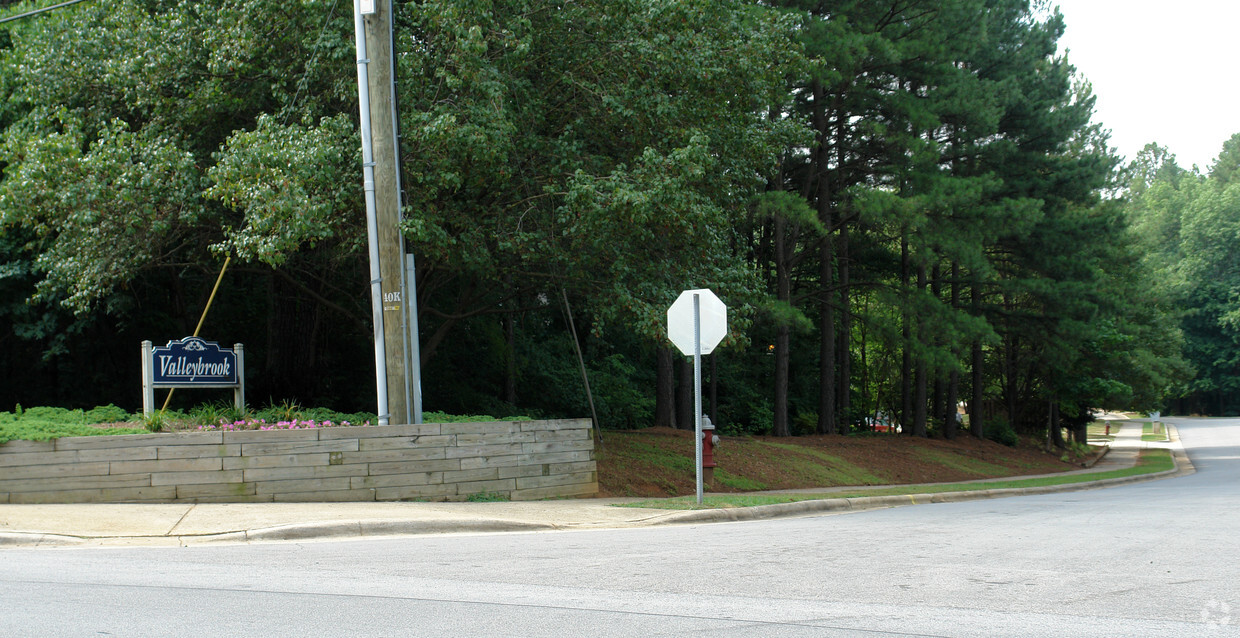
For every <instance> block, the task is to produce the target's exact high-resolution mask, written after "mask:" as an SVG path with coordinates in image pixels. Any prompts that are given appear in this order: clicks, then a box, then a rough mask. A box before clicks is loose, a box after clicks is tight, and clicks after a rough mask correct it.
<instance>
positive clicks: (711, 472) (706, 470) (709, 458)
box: [702, 414, 719, 485]
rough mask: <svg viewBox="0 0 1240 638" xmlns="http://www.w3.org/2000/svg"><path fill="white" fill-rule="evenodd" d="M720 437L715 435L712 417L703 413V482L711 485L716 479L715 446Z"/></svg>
mask: <svg viewBox="0 0 1240 638" xmlns="http://www.w3.org/2000/svg"><path fill="white" fill-rule="evenodd" d="M718 443H719V437H718V436H716V435H715V424H714V423H711V422H710V417H708V416H706V415H705V414H703V415H702V483H704V484H706V485H710V484H711V483H714V481H715V446H716V445H718Z"/></svg>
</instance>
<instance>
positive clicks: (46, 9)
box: [0, 0, 86, 24]
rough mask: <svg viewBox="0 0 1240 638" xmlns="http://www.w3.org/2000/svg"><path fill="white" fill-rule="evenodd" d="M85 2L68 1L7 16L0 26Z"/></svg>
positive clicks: (0, 21) (0, 20)
mask: <svg viewBox="0 0 1240 638" xmlns="http://www.w3.org/2000/svg"><path fill="white" fill-rule="evenodd" d="M85 1H86V0H69V1H68V2H62V3H60V4H54V5H52V6H50V7H43V8H42V9H35V10H34V11H27V12H26V13H19V14H17V15H15V16H9V17H7V18H0V24H3V23H5V22H9V21H10V20H17V19H19V18H29V17H30V16H33V15H38V14H40V13H46V12H48V11H51V10H52V9H59V8H61V7H67V6H69V5H71V4H77V3H79V2H85Z"/></svg>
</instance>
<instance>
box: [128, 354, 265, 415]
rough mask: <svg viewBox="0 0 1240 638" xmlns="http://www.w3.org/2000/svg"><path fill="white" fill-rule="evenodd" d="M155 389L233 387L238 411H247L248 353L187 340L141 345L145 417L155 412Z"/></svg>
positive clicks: (143, 409) (143, 410)
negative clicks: (246, 376)
mask: <svg viewBox="0 0 1240 638" xmlns="http://www.w3.org/2000/svg"><path fill="white" fill-rule="evenodd" d="M155 388H233V399H234V402H235V403H236V406H237V409H238V410H242V411H244V410H245V350H244V349H243V348H242V346H241V344H239V343H235V344H233V349H232V350H225V349H223V348H220V346H219V344H217V343H215V342H213V341H204V340H202V339H199V338H198V337H186V338H184V339H181V340H179V341H169V342H168V345H166V346H163V347H152V346H151V342H150V341H143V342H142V414H143V415H144V416H148V417H149V416H150V415H151V414H152V413H154V412H155Z"/></svg>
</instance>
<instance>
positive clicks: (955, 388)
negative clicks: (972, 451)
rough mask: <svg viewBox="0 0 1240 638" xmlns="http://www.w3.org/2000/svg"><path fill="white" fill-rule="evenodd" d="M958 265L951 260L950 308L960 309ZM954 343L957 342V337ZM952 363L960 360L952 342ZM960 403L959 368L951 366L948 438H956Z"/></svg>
mask: <svg viewBox="0 0 1240 638" xmlns="http://www.w3.org/2000/svg"><path fill="white" fill-rule="evenodd" d="M959 281H960V267H959V265H958V264H956V262H954V261H953V262H952V281H951V284H952V310H956V311H959V309H960V284H959ZM955 343H959V340H958V339H957V340H956V342H955ZM952 353H953V357H952V358H953V363H958V362H959V360H960V348H959V347H957V346H956V345H954V344H953V346H952ZM959 403H960V370H958V369H956V368H952V371H951V373H949V374H948V376H947V422H946V423H944V424H943V436H945V437H947V439H948V440H951V439H954V438H956V414H957V412H956V405H957V404H959Z"/></svg>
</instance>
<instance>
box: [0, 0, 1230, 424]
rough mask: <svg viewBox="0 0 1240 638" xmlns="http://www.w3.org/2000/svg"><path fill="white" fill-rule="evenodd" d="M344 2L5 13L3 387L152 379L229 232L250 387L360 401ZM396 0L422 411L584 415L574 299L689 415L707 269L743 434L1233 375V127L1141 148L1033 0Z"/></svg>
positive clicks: (608, 367) (599, 339)
mask: <svg viewBox="0 0 1240 638" xmlns="http://www.w3.org/2000/svg"><path fill="white" fill-rule="evenodd" d="M16 6H17V5H14V6H10V7H8V8H6V9H3V10H0V11H7V12H15V11H16V8H15V7H16ZM350 12H351V9H350V8H349V7H347V6H342V5H339V4H338V3H336V2H334V1H331V2H329V1H327V0H299V1H298V2H295V3H292V4H288V3H275V2H272V1H271V0H208V1H207V2H201V1H197V2H188V1H187V0H119V1H118V2H116V3H107V4H104V3H93V2H87V3H82V4H79V5H74V6H72V7H66V8H63V9H59V10H56V11H53V12H49V13H46V14H41V15H40V16H38V17H33V18H27V19H23V20H19V21H13V22H9V23H5V24H4V25H2V26H0V97H2V98H3V99H0V127H2V128H3V129H4V141H3V146H0V232H3V235H0V322H3V323H4V324H6V325H7V326H8V327H9V328H11V329H8V330H5V331H4V332H3V333H0V343H3V344H4V345H5V346H6V348H5V350H4V352H5V353H4V354H0V364H2V366H0V369H3V370H4V371H5V372H4V375H5V376H6V377H7V378H5V379H4V380H5V381H9V383H7V384H5V389H4V390H0V405H2V404H4V403H6V402H7V403H15V402H18V401H30V402H54V403H68V404H85V403H91V402H98V403H105V402H118V403H122V404H123V403H132V402H134V401H136V400H137V398H138V391H137V388H136V378H137V376H138V375H137V365H138V357H137V344H138V342H139V341H141V340H143V339H151V340H154V341H159V340H161V339H172V338H177V337H181V336H184V335H185V334H188V332H189V330H190V329H192V326H193V325H195V324H196V322H197V318H198V315H199V313H200V312H201V311H202V308H203V306H204V305H205V298H206V295H207V294H208V293H209V289H210V284H211V283H212V282H213V281H214V278H215V275H216V274H217V273H218V269H219V267H220V264H221V262H222V261H223V260H224V257H225V256H231V257H232V258H233V259H234V260H235V261H236V263H239V265H238V266H237V267H235V268H233V269H232V270H231V271H229V274H228V276H227V277H226V283H225V285H224V289H223V292H222V295H221V299H220V301H219V302H217V304H218V305H219V308H218V309H217V310H213V311H212V315H211V316H210V317H209V319H208V323H207V331H209V332H210V333H211V335H213V336H216V338H219V339H221V340H226V342H233V341H241V342H245V343H247V344H248V345H247V350H248V353H249V355H250V357H251V358H250V361H251V362H252V363H251V366H252V367H254V368H256V369H258V370H259V371H261V373H259V374H251V378H253V379H256V380H257V381H256V383H257V384H258V388H257V389H256V392H252V393H251V395H252V396H266V397H267V398H268V400H269V401H273V402H278V401H300V402H303V403H322V404H327V405H330V406H331V407H336V408H338V409H342V410H357V409H365V408H367V407H368V397H372V396H373V392H372V391H371V390H373V387H368V386H367V384H368V383H373V375H371V374H368V373H367V367H368V366H369V365H373V359H372V358H371V357H369V356H368V355H366V352H367V351H368V350H369V340H370V338H371V329H370V325H369V324H370V312H369V299H368V287H367V285H366V284H367V275H366V264H365V260H366V256H365V246H364V239H365V236H366V233H365V226H364V214H363V205H362V204H363V198H362V189H361V183H360V182H361V180H360V170H359V169H360V153H359V152H358V151H359V142H358V138H357V104H356V97H355V96H356V68H355V63H356V60H355V59H354V58H355V55H354V48H353V47H354V45H353V20H352V16H351V15H350ZM395 18H396V19H395V25H396V34H395V35H396V37H395V51H396V60H397V62H396V71H397V73H396V76H397V78H396V79H397V98H398V99H397V102H398V105H399V122H400V133H401V160H402V165H403V167H402V170H403V172H402V184H403V188H404V203H405V210H404V219H405V221H404V222H403V226H402V228H401V230H402V232H403V233H404V236H405V238H406V242H407V245H409V246H410V247H411V249H412V250H413V252H414V253H415V255H416V259H417V269H418V270H417V272H418V281H417V290H418V303H419V306H418V307H419V313H420V315H421V316H420V323H421V326H422V335H421V339H422V343H423V347H422V356H423V361H424V364H425V373H424V379H425V381H424V383H425V395H426V397H427V406H428V408H431V409H442V410H450V411H453V410H455V411H468V412H475V413H481V412H493V413H494V412H503V413H510V412H528V413H535V414H540V415H570V414H571V415H578V414H581V413H582V411H583V410H584V409H585V397H584V392H583V389H582V387H581V383H580V377H579V376H578V374H577V372H576V371H575V368H574V366H575V355H574V354H573V353H572V348H573V345H572V344H573V342H572V336H570V334H569V325H570V322H569V321H568V319H569V318H570V317H571V318H573V319H575V321H574V322H572V323H573V324H575V325H579V326H582V330H581V333H582V334H580V335H578V336H579V337H581V338H582V339H584V341H585V358H586V364H587V368H588V371H589V374H590V375H591V378H592V383H591V385H592V386H593V387H594V390H595V391H596V393H597V395H598V399H599V402H600V404H601V406H602V409H601V411H600V412H601V419H602V420H603V421H604V425H607V426H611V427H642V426H646V425H650V424H652V423H654V424H660V425H674V424H676V423H677V422H679V423H680V424H682V425H683V424H684V423H686V422H687V419H688V416H687V413H686V412H685V410H686V409H687V408H686V407H685V406H686V401H685V398H684V397H685V396H687V395H685V394H684V393H683V391H682V392H681V393H676V388H677V382H676V377H677V376H679V377H680V381H679V387H680V388H681V389H682V390H683V389H684V388H686V387H688V383H690V381H689V379H688V378H686V376H687V375H685V374H684V373H683V368H682V369H681V371H679V373H678V370H677V367H676V366H675V365H673V364H674V358H673V356H672V354H671V352H670V350H669V344H668V342H667V340H666V337H665V330H666V326H665V322H666V317H665V314H664V313H665V311H666V308H667V306H668V305H669V304H670V303H671V301H672V300H673V299H675V297H676V295H677V294H679V292H680V291H681V290H683V289H689V288H700V287H709V288H712V289H714V290H715V291H716V293H717V294H719V296H720V297H721V298H723V299H724V301H725V302H727V303H728V304H729V321H730V326H729V327H730V329H731V333H730V336H729V339H728V340H727V341H726V342H725V345H724V347H723V348H721V349H720V350H719V351H718V354H716V355H714V357H715V372H714V373H713V374H712V375H711V377H712V384H713V386H714V388H715V394H716V396H717V400H716V401H715V402H714V404H713V405H712V410H713V411H715V413H716V414H715V416H714V418H715V419H716V422H717V423H720V425H721V426H722V427H724V428H725V429H727V430H731V431H738V432H739V431H749V432H764V431H772V432H774V433H776V434H791V433H807V432H824V433H836V432H846V431H850V430H853V429H863V428H865V427H867V424H869V423H871V422H873V421H874V420H876V419H879V418H882V417H891V418H894V419H895V420H897V421H898V422H900V423H901V424H903V426H904V431H905V432H907V433H911V434H919V435H928V434H933V433H941V434H942V435H944V436H954V435H955V434H956V432H957V428H958V423H957V419H956V414H957V406H958V405H965V406H967V413H968V415H969V421H970V428H971V430H972V432H973V434H975V435H978V436H984V435H987V434H988V433H989V434H990V435H992V436H1004V433H1006V432H1010V431H1011V430H1013V429H1015V430H1017V431H1022V432H1026V433H1037V432H1044V431H1045V428H1046V422H1047V418H1048V414H1051V415H1058V414H1060V413H1062V414H1063V415H1064V416H1066V417H1069V418H1072V417H1083V416H1085V415H1087V414H1088V412H1089V410H1091V409H1094V408H1099V407H1108V408H1133V409H1155V408H1157V407H1159V406H1161V405H1162V404H1163V402H1164V401H1165V400H1167V399H1170V398H1174V397H1176V396H1177V395H1183V396H1189V397H1197V399H1193V400H1194V401H1196V403H1194V405H1202V404H1203V403H1202V401H1203V400H1204V399H1202V398H1203V397H1207V396H1216V397H1217V396H1221V394H1222V393H1225V392H1226V391H1229V390H1230V389H1232V388H1233V387H1234V386H1235V385H1236V383H1237V381H1236V380H1235V379H1236V378H1238V377H1235V376H1233V373H1232V372H1231V371H1232V370H1233V369H1234V362H1236V361H1240V354H1236V353H1232V351H1233V350H1236V345H1235V344H1236V343H1237V342H1236V339H1237V333H1236V331H1237V327H1240V313H1238V312H1236V311H1234V310H1233V309H1232V306H1234V299H1235V297H1236V295H1240V283H1237V282H1236V281H1233V280H1234V279H1235V278H1236V277H1235V275H1236V273H1233V272H1232V271H1233V270H1235V271H1236V272H1237V273H1240V265H1238V264H1232V263H1231V261H1229V260H1232V258H1231V254H1230V253H1229V252H1228V251H1227V246H1228V245H1229V244H1228V241H1230V240H1231V236H1232V235H1235V234H1237V232H1240V231H1237V229H1235V228H1232V226H1234V225H1235V224H1234V223H1233V221H1231V220H1234V219H1236V218H1237V216H1236V215H1235V214H1234V211H1232V210H1231V209H1232V208H1234V207H1235V206H1237V205H1240V204H1238V203H1240V191H1237V190H1236V189H1237V188H1238V186H1237V182H1240V179H1237V178H1236V177H1235V173H1236V170H1235V169H1236V167H1237V166H1240V159H1238V158H1240V150H1238V149H1240V141H1237V138H1233V139H1232V140H1231V141H1230V142H1228V145H1227V146H1225V148H1224V149H1223V153H1222V155H1220V158H1219V160H1218V162H1217V163H1216V164H1215V166H1214V168H1213V169H1212V171H1211V172H1210V174H1209V175H1208V176H1202V175H1197V174H1194V173H1189V172H1186V171H1184V170H1183V169H1179V168H1178V167H1176V166H1175V163H1174V158H1172V157H1168V156H1167V154H1166V153H1165V151H1164V150H1161V149H1158V148H1156V147H1152V148H1150V149H1147V152H1146V153H1144V154H1143V155H1142V156H1141V157H1139V158H1137V160H1136V161H1135V162H1133V163H1132V164H1131V165H1129V166H1127V167H1121V166H1119V160H1118V158H1117V157H1116V156H1115V155H1114V153H1113V151H1112V150H1111V149H1110V148H1109V147H1108V144H1107V133H1106V131H1105V129H1104V128H1103V125H1102V124H1101V123H1099V122H1095V121H1094V120H1093V96H1092V94H1091V89H1090V87H1089V84H1088V82H1087V80H1086V79H1085V78H1082V77H1081V76H1080V75H1079V74H1077V73H1076V71H1075V69H1074V68H1073V67H1072V65H1071V63H1070V60H1069V59H1068V58H1067V57H1065V55H1063V54H1062V53H1060V52H1059V51H1058V48H1057V40H1058V38H1059V36H1060V35H1061V34H1062V32H1063V28H1064V24H1063V18H1062V16H1060V15H1059V14H1058V13H1057V12H1055V11H1053V10H1048V9H1047V8H1046V7H1044V6H1042V3H1037V2H1031V1H1029V0H950V1H942V0H935V1H933V2H931V1H927V0H905V1H903V2H897V3H887V4H883V5H878V4H875V3H870V2H858V1H855V0H833V1H831V2H803V1H801V0H784V1H779V2H765V3H755V2H749V1H745V0H672V1H667V0H608V1H607V2H603V1H601V0H587V1H583V2H571V3H563V2H546V1H543V0H452V1H448V0H427V1H425V2H419V3H396V5H395ZM1115 193H1120V196H1119V197H1114V196H1113V195H1114V194H1115ZM1233 231H1234V232H1233ZM1190 282H1191V283H1190ZM1181 334H1182V335H1183V337H1181ZM1182 345H1183V350H1181V346H1182ZM1182 352H1183V356H1184V357H1187V359H1188V360H1190V361H1192V364H1193V367H1194V368H1196V370H1197V376H1196V377H1195V379H1194V378H1192V376H1191V373H1190V372H1189V369H1188V366H1187V365H1186V364H1185V363H1184V359H1183V358H1182V356H1181V353H1182ZM1236 352H1240V350H1237V351H1236ZM1229 353H1231V354H1229ZM101 361H106V362H107V363H103V362H101ZM79 379H92V380H94V381H95V382H94V383H91V384H89V386H88V387H83V388H79V387H77V386H76V385H74V384H73V382H71V381H70V380H79ZM130 386H135V387H133V388H132V391H131V389H130ZM1211 393H1213V394H1211ZM118 396H125V397H128V398H126V399H117V398H115V397H118ZM104 398H106V399H104ZM101 399H104V400H101ZM673 404H678V405H679V407H680V408H681V409H680V410H673V409H671V406H672V405H673ZM1218 407H1219V408H1220V409H1227V407H1226V405H1224V403H1219V404H1218Z"/></svg>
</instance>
